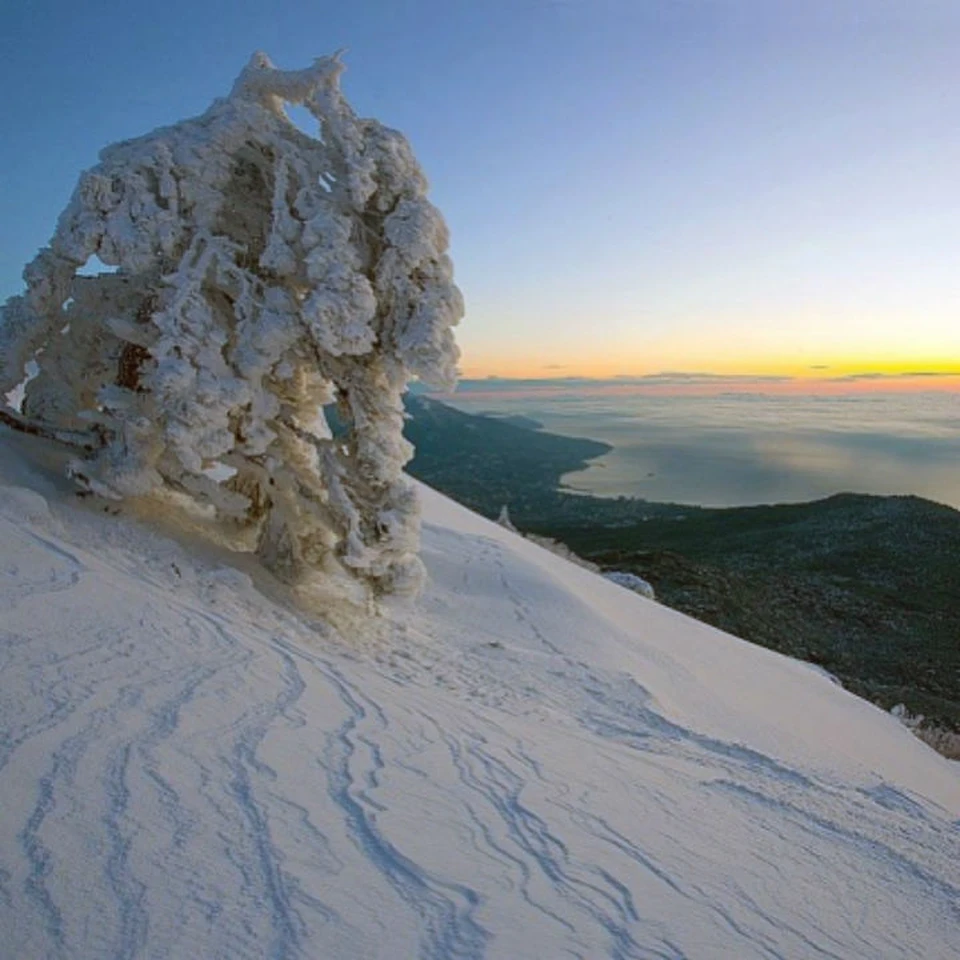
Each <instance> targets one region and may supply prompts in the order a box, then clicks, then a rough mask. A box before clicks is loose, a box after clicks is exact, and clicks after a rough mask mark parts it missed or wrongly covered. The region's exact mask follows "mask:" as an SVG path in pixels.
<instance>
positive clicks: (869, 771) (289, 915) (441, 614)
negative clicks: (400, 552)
mask: <svg viewBox="0 0 960 960" xmlns="http://www.w3.org/2000/svg"><path fill="white" fill-rule="evenodd" d="M22 443H23V442H22V441H19V440H18V441H17V445H18V446H22ZM0 445H2V446H0V484H2V487H0V556H2V562H0V610H2V615H0V657H2V662H0V666H2V670H0V729H2V732H3V739H2V740H0V808H2V809H3V812H4V813H3V817H2V818H0V929H2V930H3V932H4V938H3V946H0V954H2V955H3V956H10V957H31V958H34V957H38V958H39V957H70V958H86V957H90V958H103V957H230V958H243V957H250V958H254V957H256V958H262V957H265V956H271V957H300V956H302V957H325V958H327V957H332V958H339V957H344V958H347V957H349V958H366V957H371V958H372V957H376V958H406V957H430V958H437V960H440V958H451V957H491V958H510V960H516V958H543V957H551V958H552V957H566V956H569V957H586V958H597V957H604V956H609V957H624V958H627V957H691V958H694V957H695V958H704V957H707V958H709V957H718V958H719V957H737V958H747V957H791V958H796V957H823V956H826V957H841V958H845V960H846V958H852V957H865V958H866V957H869V958H871V960H873V958H876V957H880V956H882V957H885V958H889V957H925V958H936V957H944V958H946V957H948V956H950V955H951V951H952V950H954V949H955V945H956V942H957V937H958V934H960V908H958V902H960V870H958V867H957V863H960V822H958V818H960V775H958V773H957V772H956V768H955V767H954V766H952V765H951V764H949V763H948V762H947V761H945V760H943V759H942V758H940V757H938V756H937V755H936V754H934V753H933V752H932V751H930V750H928V749H927V748H926V747H924V746H923V745H922V744H920V743H918V742H917V741H916V740H914V738H913V737H912V736H911V735H910V734H909V733H908V732H907V731H905V730H904V729H902V728H901V727H900V726H899V725H898V724H897V723H896V722H895V721H894V720H892V719H891V718H889V717H888V716H886V715H884V714H883V713H881V712H880V711H877V710H875V709H874V708H872V707H871V706H869V705H868V704H866V703H864V702H863V701H860V700H858V699H857V698H855V697H853V696H851V695H849V694H847V693H845V692H844V691H842V690H841V689H839V688H838V687H836V686H835V685H834V684H832V683H831V682H830V681H829V680H828V679H827V678H825V677H824V676H822V675H820V674H818V673H817V672H816V671H815V670H813V669H811V668H810V667H808V666H805V665H803V664H800V663H799V662H796V661H792V660H788V659H786V658H783V657H781V656H779V655H777V654H774V653H770V652H768V651H765V650H761V649H758V648H754V647H751V646H750V645H748V644H745V643H743V642H741V641H738V640H736V639H734V638H732V637H729V636H727V635H725V634H721V633H718V632H717V631H715V630H712V629H711V628H709V627H706V626H704V625H702V624H699V623H697V622H695V621H693V620H689V619H687V618H685V617H682V616H680V615H678V614H676V613H674V612H672V611H670V610H667V609H666V608H663V607H660V606H658V605H657V604H655V603H652V602H649V601H646V600H644V599H643V598H640V597H638V596H636V595H635V594H632V593H630V592H628V591H626V590H623V589H621V588H619V587H617V586H616V585H614V584H611V583H608V582H606V581H604V580H602V579H601V578H600V577H597V576H595V575H594V574H591V573H589V572H587V571H584V570H581V569H579V568H576V567H573V566H571V565H569V564H567V563H566V562H564V561H563V560H561V559H559V558H557V557H554V556H553V555H551V554H549V553H546V552H544V551H543V550H541V549H540V548H538V547H536V546H535V545H533V544H531V543H528V542H526V541H524V540H522V539H520V538H518V537H516V536H515V535H513V534H511V533H509V532H508V531H505V530H502V529H501V528H499V527H497V526H495V525H493V524H491V523H489V522H487V521H485V520H482V519H481V518H479V517H477V516H475V515H473V514H470V513H469V512H468V511H466V510H464V509H462V508H460V507H458V506H456V505H454V504H452V503H451V502H450V501H447V500H445V499H444V498H442V497H440V496H439V495H437V494H435V493H433V492H432V491H430V490H427V489H424V491H423V496H424V502H425V529H424V549H423V555H424V560H425V562H426V563H427V566H428V569H429V573H430V582H429V586H428V588H427V591H426V593H425V594H424V596H423V597H422V598H421V599H420V600H419V601H417V603H416V605H415V607H414V608H413V609H409V610H405V609H402V608H399V607H398V608H396V609H393V610H390V611H387V615H386V616H385V617H384V618H382V619H381V620H380V621H379V622H377V623H375V624H371V623H369V622H365V621H360V620H357V621H355V622H353V623H352V624H351V623H350V622H349V621H345V620H344V619H343V617H340V619H339V621H338V622H339V623H340V630H339V633H338V632H335V631H334V630H332V628H329V627H326V626H324V625H322V624H318V623H311V622H310V621H309V620H308V618H306V617H304V616H302V615H299V614H296V613H294V612H292V611H291V610H290V608H288V607H286V606H284V605H283V604H282V603H280V602H278V601H279V600H281V599H282V596H281V594H280V591H279V588H278V587H277V586H276V585H274V584H272V583H271V582H269V581H268V580H267V579H266V578H264V577H263V575H262V574H261V573H260V572H259V571H257V570H256V568H255V567H254V566H252V565H250V564H248V563H245V562H244V558H242V557H236V556H234V555H228V554H225V553H220V552H218V551H217V550H215V549H214V548H212V547H209V546H202V545H199V544H190V543H188V542H187V541H186V540H185V539H184V538H180V540H179V541H175V540H173V539H171V538H170V537H168V536H165V535H162V534H161V533H158V532H155V531H152V530H150V529H148V528H146V527H145V526H143V525H141V524H140V523H138V522H136V521H135V520H134V519H132V518H130V517H124V516H119V517H115V516H110V515H106V514H104V513H103V511H102V508H97V509H94V508H92V507H90V506H89V505H83V504H79V505H78V504H76V503H73V502H71V499H72V498H71V497H70V496H69V495H67V494H66V493H65V492H64V491H62V490H61V489H59V484H58V482H57V481H56V480H55V479H53V475H52V474H47V473H44V472H43V471H42V470H40V469H39V468H37V467H28V466H26V465H25V463H24V462H23V460H22V459H21V458H20V456H19V455H18V454H17V453H16V452H15V451H14V448H13V441H12V440H6V441H4V439H3V438H2V437H0ZM28 488H29V489H28Z"/></svg>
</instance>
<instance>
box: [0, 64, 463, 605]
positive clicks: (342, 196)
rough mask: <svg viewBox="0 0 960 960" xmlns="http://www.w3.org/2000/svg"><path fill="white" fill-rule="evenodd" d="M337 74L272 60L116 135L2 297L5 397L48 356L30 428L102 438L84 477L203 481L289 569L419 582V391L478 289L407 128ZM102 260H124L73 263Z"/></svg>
mask: <svg viewBox="0 0 960 960" xmlns="http://www.w3.org/2000/svg"><path fill="white" fill-rule="evenodd" d="M341 71H342V65H341V63H340V61H339V59H338V58H337V57H336V56H334V57H325V58H321V59H319V60H317V61H316V62H315V63H314V65H313V66H312V67H310V68H308V69H306V70H302V71H281V70H277V69H275V68H274V67H273V66H272V65H271V64H270V62H269V60H268V59H267V58H266V57H265V56H263V55H261V54H258V55H256V56H255V57H254V58H253V60H252V61H251V62H250V64H249V65H248V66H247V67H246V69H245V70H244V71H243V72H242V73H241V75H240V77H239V78H238V80H237V82H236V84H235V85H234V88H233V90H232V91H231V93H230V95H229V97H227V98H226V99H223V100H218V101H216V102H215V103H214V104H213V105H212V106H211V107H210V109H209V110H208V111H207V112H206V113H205V114H203V115H202V116H200V117H197V118H194V119H191V120H186V121H183V122H181V123H178V124H176V125H175V126H172V127H168V128H164V129H160V130H157V131H155V132H153V133H151V134H149V135H147V136H145V137H143V138H140V139H137V140H132V141H128V142H124V143H119V144H115V145H114V146H111V147H108V148H107V149H106V150H104V151H103V153H102V155H101V160H100V163H99V165H98V166H96V167H94V168H93V169H92V170H89V171H87V172H86V173H84V174H83V175H82V176H81V178H80V182H79V184H78V186H77V188H76V190H75V192H74V195H73V197H72V199H71V201H70V203H69V205H68V207H67V208H66V210H65V211H64V213H63V215H62V216H61V218H60V222H59V224H58V226H57V230H56V233H55V235H54V237H53V239H52V241H51V243H50V246H49V247H48V248H45V249H43V250H42V251H41V252H40V253H39V255H38V256H37V257H36V259H35V260H34V261H33V262H32V263H31V264H29V265H28V266H27V268H26V270H25V272H24V277H25V280H26V282H27V291H26V294H25V295H24V296H22V297H14V298H12V299H11V300H10V301H8V302H7V304H6V305H5V306H4V307H3V311H2V316H0V397H3V396H6V395H8V394H9V393H10V392H11V391H13V390H14V389H15V388H16V387H17V386H18V385H20V384H22V383H23V381H24V378H25V370H26V367H27V364H29V363H30V362H31V361H33V362H34V363H36V365H37V368H38V370H39V373H38V375H37V376H36V377H35V378H34V379H32V380H30V382H29V383H28V384H27V385H26V388H25V393H24V399H23V404H22V410H21V415H22V422H23V423H24V424H25V425H28V426H32V427H33V428H34V429H37V430H43V431H45V432H48V433H51V432H52V433H54V434H56V435H57V436H58V437H59V438H60V439H65V440H68V441H70V442H73V443H75V444H77V445H78V446H80V447H82V448H83V449H84V451H85V453H84V456H83V458H82V459H78V460H77V461H75V462H74V463H73V464H72V466H71V471H72V473H73V475H74V476H75V477H76V478H77V480H78V481H79V482H80V483H81V484H82V485H84V486H85V487H86V488H88V489H90V490H92V491H94V492H96V493H99V494H101V495H105V496H111V497H114V498H123V497H128V496H141V495H145V494H158V493H160V494H163V495H164V496H166V497H168V498H170V497H172V498H174V499H179V500H181V501H183V500H184V498H186V503H187V505H189V506H192V507H195V506H199V507H201V508H202V510H203V511H204V512H205V513H206V514H207V515H208V516H209V517H212V518H213V520H214V521H215V523H216V526H217V528H218V529H220V530H223V531H228V532H230V534H231V536H232V538H233V542H234V543H235V544H237V545H239V546H241V547H243V548H245V549H255V550H256V551H257V552H258V554H259V555H260V557H261V558H262V560H263V561H264V563H265V564H266V565H267V566H268V567H270V568H271V569H272V570H273V571H274V572H275V573H277V574H279V575H280V576H281V577H282V578H284V579H286V580H287V581H289V582H292V583H301V582H303V581H304V580H305V579H306V578H307V574H309V573H311V572H312V571H317V570H320V571H323V573H324V574H325V575H332V576H335V575H337V574H340V573H344V572H345V573H349V574H351V575H352V576H353V577H355V578H356V582H357V583H361V584H364V585H365V586H366V587H367V588H369V590H372V591H374V592H382V591H388V592H405V591H409V590H415V589H416V587H417V585H418V583H419V581H420V575H421V565H420V561H419V560H418V559H417V557H416V551H417V548H418V543H419V507H418V504H417V498H416V495H415V492H414V491H413V489H412V488H411V486H410V485H409V481H407V480H406V479H405V478H404V477H403V475H402V467H403V465H404V463H405V462H406V461H407V460H408V459H409V457H410V454H411V452H412V451H411V448H410V446H409V444H408V443H407V442H406V441H405V440H404V439H403V437H402V434H401V429H402V424H403V412H402V405H401V395H402V393H403V391H404V389H405V387H406V384H407V383H408V381H409V380H410V379H411V378H413V377H419V378H420V379H422V380H425V381H427V382H429V383H431V384H434V385H437V386H449V385H450V384H451V383H452V381H453V379H454V376H455V365H456V360H457V350H456V346H455V344H454V341H453V336H452V332H451V328H452V326H453V325H454V324H456V322H457V321H458V320H459V318H460V317H461V316H462V313H463V306H462V301H461V297H460V293H459V291H458V289H457V287H456V286H455V285H454V283H453V280H452V266H451V263H450V260H449V258H448V257H447V256H446V253H445V251H446V248H447V230H446V227H445V225H444V222H443V219H442V218H441V216H440V214H439V213H438V211H437V210H436V209H435V208H434V207H433V206H432V205H431V204H430V203H429V202H428V201H427V200H426V199H425V194H426V188H427V185H426V181H425V179H424V177H423V174H422V173H421V170H420V168H419V166H418V165H417V162H416V160H415V159H414V157H413V155H412V153H411V150H410V147H409V144H408V143H407V141H406V140H405V139H404V138H403V136H402V135H400V134H399V133H397V132H395V131H393V130H390V129H388V128H386V127H384V126H382V125H381V124H379V123H378V122H376V121H374V120H363V119H359V118H358V117H357V116H356V115H355V114H354V112H353V111H352V109H351V108H350V106H349V104H348V103H347V102H346V100H345V99H344V97H343V95H342V94H341V91H340V86H339V77H340V73H341ZM285 104H302V105H303V106H304V107H306V109H307V110H308V111H309V112H310V113H311V114H312V115H313V116H314V117H315V118H316V119H317V122H318V124H319V137H318V138H316V139H315V138H312V137H309V136H307V135H306V134H304V133H302V132H301V131H300V130H299V129H298V128H297V127H296V126H295V125H294V124H293V123H292V122H291V121H290V119H289V117H288V115H287V113H286V110H285ZM92 256H96V257H98V258H99V259H100V260H101V261H102V263H104V264H106V265H108V266H112V267H115V268H117V269H116V272H113V273H110V272H105V273H101V274H100V275H99V276H95V277H91V276H81V275H78V273H77V271H78V269H79V268H80V267H82V266H83V265H84V264H86V263H87V261H88V260H89V259H90V258H91V257H92ZM334 400H336V401H337V403H338V405H339V408H340V411H341V414H342V416H343V419H344V420H345V422H346V423H347V424H348V427H349V429H348V432H347V434H346V437H345V438H341V439H338V440H336V441H335V440H334V439H333V438H332V436H331V435H330V431H329V430H328V429H326V424H325V422H324V420H323V414H322V411H321V407H322V405H323V404H326V403H329V402H332V401H334ZM12 415H13V412H12V411H10V410H7V418H8V419H9V418H10V417H11V416H12ZM341 579H342V580H343V581H344V582H351V579H352V578H351V577H346V578H341ZM360 592H361V594H363V593H364V591H363V590H361V591H360Z"/></svg>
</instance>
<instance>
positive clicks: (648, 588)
mask: <svg viewBox="0 0 960 960" xmlns="http://www.w3.org/2000/svg"><path fill="white" fill-rule="evenodd" d="M604 576H605V577H606V578H607V580H611V581H613V582H614V583H616V584H619V585H620V586H621V587H625V588H626V589H627V590H632V591H633V592H634V593H639V594H640V596H641V597H646V598H647V599H648V600H655V599H656V593H655V592H654V589H653V586H652V584H650V583H649V582H648V581H647V580H644V579H643V577H638V576H637V575H636V574H635V573H627V572H626V571H625V570H608V571H607V572H606V573H604Z"/></svg>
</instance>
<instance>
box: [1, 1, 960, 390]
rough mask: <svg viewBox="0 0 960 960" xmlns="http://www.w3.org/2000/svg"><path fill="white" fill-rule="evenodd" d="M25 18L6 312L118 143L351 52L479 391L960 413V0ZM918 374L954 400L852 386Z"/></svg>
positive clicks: (341, 7)
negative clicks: (454, 304)
mask: <svg viewBox="0 0 960 960" xmlns="http://www.w3.org/2000/svg"><path fill="white" fill-rule="evenodd" d="M10 8H11V9H10V10H9V11H5V13H4V30H3V31H2V35H0V54H2V55H0V78H2V80H3V83H4V89H5V91H6V94H5V98H4V136H3V138H0V177H2V183H3V185H4V189H3V190H2V192H0V297H6V296H8V295H10V294H12V293H15V292H17V291H18V290H19V289H20V281H19V273H20V270H21V268H22V265H23V263H24V262H25V261H26V260H28V259H30V258H31V257H32V256H33V254H34V253H35V252H36V249H37V248H38V246H40V245H41V244H43V243H44V242H45V241H46V240H47V239H48V237H49V236H50V234H51V232H52V230H53V227H54V224H55V221H56V217H57V214H58V213H59V211H60V209H61V208H62V207H63V205H64V203H65V202H66V200H67V198H68V196H69V194H70V191H71V189H72V187H73V184H74V182H75V180H76V177H77V174H78V173H79V171H80V170H81V169H82V168H84V167H88V166H90V165H92V164H93V163H94V162H95V161H96V154H97V150H98V149H99V148H100V147H101V146H103V145H104V144H106V143H109V142H112V141H115V140H118V139H123V138H128V137H132V136H136V135H138V134H141V133H144V132H146V131H148V130H150V129H151V128H153V127H155V126H158V125H160V124H167V123H171V122H173V121H175V120H177V119H179V118H181V117H184V116H188V115H192V114H196V113H199V112H201V111H202V110H203V109H205V108H206V107H207V105H208V104H209V103H210V101H211V100H212V99H213V98H214V97H216V96H218V95H221V94H223V93H225V92H226V91H228V90H229V87H230V84H231V82H232V80H233V77H234V76H235V74H236V73H237V72H238V71H239V69H240V68H241V66H242V65H243V63H244V62H245V61H246V60H247V58H248V57H249V55H250V53H251V52H252V51H253V50H255V49H258V48H262V49H264V50H265V51H266V52H267V53H268V54H269V55H270V56H271V57H272V58H273V59H274V61H275V62H276V63H278V65H280V66H283V67H296V66H301V65H305V64H307V63H309V61H310V60H311V58H312V57H313V56H315V55H318V54H323V53H327V52H331V51H332V50H335V49H337V48H339V47H347V48H348V53H347V55H346V62H347V65H348V73H347V74H346V77H345V81H344V86H345V89H346V92H347V94H348V96H349V97H350V98H351V100H352V102H353V103H354V105H355V107H356V108H357V109H358V111H359V112H360V113H362V114H365V115H370V116H375V117H377V118H378V119H381V120H382V121H384V122H385V123H388V124H389V125H391V126H395V127H397V128H399V129H401V130H403V131H404V132H405V133H406V134H407V135H408V136H409V138H410V140H411V141H412V143H413V146H414V149H415V151H416V153H417V155H418V156H419V158H420V160H421V162H422V164H423V166H424V168H425V170H426V172H427V174H428V176H429V178H430V180H431V183H432V188H433V190H432V199H433V200H434V202H435V203H436V204H437V206H439V207H440V209H441V210H442V211H443V213H444V215H445V216H446V218H447V220H448V222H449V224H450V227H451V231H452V235H453V251H452V252H453V256H454V260H455V264H456V269H457V277H458V282H459V283H460V285H461V287H462V289H463V291H464V295H465V297H466V301H467V308H468V310H467V317H466V319H465V320H464V322H463V325H462V328H461V331H460V336H459V340H460V344H461V347H462V349H463V364H462V367H463V372H464V375H465V376H467V377H486V376H490V375H497V376H501V377H527V378H556V377H564V376H591V377H593V376H596V377H615V376H618V375H630V376H643V375H649V374H656V373H658V372H662V371H674V372H676V371H680V372H705V373H713V374H722V375H744V374H749V375H777V376H785V377H791V378H801V379H804V380H806V379H808V378H818V379H827V380H830V381H831V382H833V383H834V384H839V383H843V384H845V385H846V387H845V388H851V385H856V388H857V389H868V388H870V389H872V388H875V386H876V385H877V384H878V383H884V384H894V385H898V386H899V387H900V388H910V389H917V388H919V387H924V388H929V387H930V386H931V385H932V384H933V383H934V382H935V381H936V382H937V383H938V384H939V385H940V387H941V388H950V389H957V388H958V387H960V379H957V376H960V322H958V320H960V244H958V229H960V66H958V64H960V55H958V51H960V3H957V2H956V0H942V2H938V0H803V2H801V0H487V2H483V3H479V2H472V0H471V2H467V0H430V2H403V3H401V2H387V0H382V2H369V0H357V2H350V3H347V2H342V3H332V2H329V3H328V2H312V3H305V2H303V0H296V2H294V0H273V2H269V3H267V2H263V0H257V2H246V0H229V2H228V0H208V2H205V0H189V2H187V0H165V2H164V3H163V4H157V3H155V2H151V3H147V2H143V0H128V2H126V3H124V4H117V3H114V2H111V3H106V2H102V0H88V2H86V3H83V4H77V3H75V2H70V3H67V2H64V0H36V2H30V3H27V2H23V3H14V4H11V5H10ZM914 372H920V373H924V374H940V375H943V376H941V377H939V378H938V377H931V376H925V377H920V378H907V379H901V378H897V377H890V376H888V377H886V378H883V379H881V378H878V377H872V378H868V379H863V380H859V381H851V380H849V379H847V380H839V379H838V378H841V377H849V375H851V374H858V373H871V374H887V375H899V374H903V373H914ZM948 374H954V375H957V376H954V377H947V376H946V375H948ZM791 382H793V381H791ZM790 389H792V387H790Z"/></svg>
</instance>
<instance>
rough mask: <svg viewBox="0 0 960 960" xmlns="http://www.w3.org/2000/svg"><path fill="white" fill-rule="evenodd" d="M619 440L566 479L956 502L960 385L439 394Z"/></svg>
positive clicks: (615, 490) (676, 490) (679, 491)
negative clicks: (934, 388)
mask: <svg viewBox="0 0 960 960" xmlns="http://www.w3.org/2000/svg"><path fill="white" fill-rule="evenodd" d="M440 399H442V400H443V401H444V402H446V403H449V404H451V405H452V406H455V407H457V408H458V409H461V410H464V411H466V412H469V413H485V414H494V415H498V416H513V417H524V418H530V419H532V420H534V421H536V422H537V423H538V424H540V425H541V427H542V429H544V430H548V431H550V432H551V433H559V434H565V435H566V436H571V437H587V438H589V439H591V440H601V441H604V442H606V443H608V444H610V445H611V446H612V448H613V449H612V450H611V451H610V452H609V453H608V454H606V455H604V456H601V457H599V458H598V459H596V460H594V461H592V462H591V463H590V464H589V465H588V466H587V467H586V469H584V470H579V471H577V472H575V473H569V474H567V475H566V476H564V477H563V479H562V487H563V489H566V490H570V491H574V492H578V493H588V494H592V495H594V496H600V497H618V496H629V497H642V498H645V499H647V500H651V501H659V502H671V503H683V504H698V505H701V506H715V507H726V506H747V505H752V504H762V503H790V502H800V501H805V500H815V499H818V498H821V497H826V496H830V495H831V494H834V493H840V492H846V491H850V492H857V493H872V494H883V495H889V494H915V495H917V496H921V497H926V498H927V499H930V500H935V501H937V502H939V503H943V504H947V505H949V506H952V507H954V508H957V509H960V393H950V392H939V393H938V392H929V393H904V392H901V393H892V392H891V393H880V392H876V393H859V394H849V395H827V396H823V395H793V394H791V395H774V394H770V395H768V394H764V393H720V394H716V395H710V396H702V395H697V396H685V395H677V396H663V395H656V396H651V395H634V396H631V395H629V393H624V392H622V391H618V392H612V393H611V392H610V391H607V390H602V389H597V390H591V388H590V386H588V385H582V386H578V385H574V386H568V387H567V388H566V389H563V390H556V389H553V390H550V389H543V388H541V387H538V386H537V385H536V384H535V383H534V384H530V385H527V386H526V387H525V386H523V385H521V386H519V387H517V386H513V387H511V388H510V389H486V390H485V389H476V388H474V389H467V390H464V391H458V392H457V393H454V394H452V395H450V396H445V397H442V398H440Z"/></svg>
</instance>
